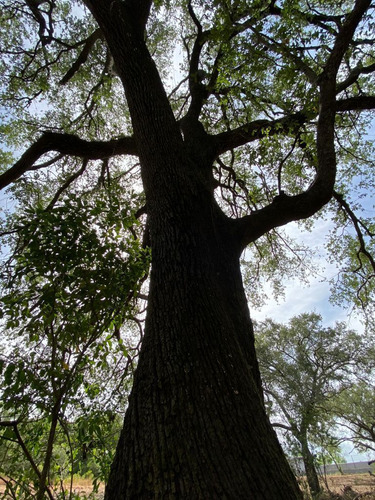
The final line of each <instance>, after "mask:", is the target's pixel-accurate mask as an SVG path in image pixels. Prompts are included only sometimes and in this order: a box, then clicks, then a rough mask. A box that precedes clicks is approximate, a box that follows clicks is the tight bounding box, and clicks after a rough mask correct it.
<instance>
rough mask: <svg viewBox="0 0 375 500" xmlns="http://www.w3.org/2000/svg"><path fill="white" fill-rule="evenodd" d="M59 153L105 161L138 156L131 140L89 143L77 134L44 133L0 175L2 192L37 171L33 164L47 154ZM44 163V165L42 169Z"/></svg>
mask: <svg viewBox="0 0 375 500" xmlns="http://www.w3.org/2000/svg"><path fill="white" fill-rule="evenodd" d="M50 151H57V152H58V153H61V154H62V155H69V156H78V157H80V158H84V159H86V160H102V159H104V158H110V157H112V156H118V155H125V154H129V155H137V149H136V146H135V142H134V140H133V138H132V137H121V138H119V139H112V140H110V141H86V140H84V139H80V138H79V137H77V136H76V135H72V134H61V133H55V132H44V133H43V135H42V136H41V137H40V138H39V139H38V140H37V141H36V142H34V143H33V144H32V145H31V146H30V147H29V148H28V149H27V150H26V151H25V153H24V154H23V155H22V156H21V158H20V159H19V160H18V161H17V162H16V163H15V164H14V165H13V167H11V168H9V169H8V170H7V171H5V172H4V173H3V174H1V175H0V189H3V188H4V187H6V186H8V185H9V184H10V183H12V182H14V181H15V180H17V179H18V178H19V177H21V175H22V174H24V173H25V172H27V171H29V170H35V167H33V165H34V163H35V162H36V161H37V160H38V159H39V158H40V157H41V156H43V155H44V154H46V153H49V152H50ZM43 165H45V164H41V166H40V168H42V166H43Z"/></svg>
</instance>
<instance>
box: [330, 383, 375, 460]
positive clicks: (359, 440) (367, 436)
mask: <svg viewBox="0 0 375 500" xmlns="http://www.w3.org/2000/svg"><path fill="white" fill-rule="evenodd" d="M333 407H334V411H335V412H336V413H337V415H338V416H339V417H340V424H341V425H342V426H343V428H344V436H345V437H346V439H347V440H348V441H351V442H352V443H353V444H354V446H355V447H356V448H357V449H358V450H360V451H367V452H370V453H371V456H372V455H373V452H375V402H374V385H373V383H371V382H369V381H368V380H363V379H362V380H360V381H359V382H358V383H357V384H356V385H354V386H353V387H351V388H350V390H348V391H345V393H344V394H342V395H341V397H339V398H337V399H336V400H335V401H334V402H333Z"/></svg>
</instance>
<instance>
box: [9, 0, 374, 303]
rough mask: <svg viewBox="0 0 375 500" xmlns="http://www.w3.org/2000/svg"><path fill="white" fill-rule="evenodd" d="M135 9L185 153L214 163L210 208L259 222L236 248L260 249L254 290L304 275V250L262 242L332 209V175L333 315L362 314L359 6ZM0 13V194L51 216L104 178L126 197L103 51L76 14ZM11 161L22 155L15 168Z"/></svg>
mask: <svg viewBox="0 0 375 500" xmlns="http://www.w3.org/2000/svg"><path fill="white" fill-rule="evenodd" d="M146 4H147V7H145V11H147V12H148V10H149V9H150V7H151V6H152V9H151V12H150V15H149V16H148V22H147V27H146V30H145V41H146V44H147V46H148V49H149V51H150V53H151V54H152V56H153V58H154V60H155V62H156V64H157V67H158V70H159V73H160V76H161V78H162V81H163V84H164V86H165V88H166V89H167V93H168V98H169V102H170V105H171V107H172V110H173V112H174V115H175V117H176V120H178V123H179V125H180V128H181V130H182V132H183V131H184V129H186V130H185V133H184V132H183V133H184V135H185V136H186V138H188V137H190V136H191V137H192V139H191V141H190V142H191V147H194V148H195V146H194V140H195V141H196V140H197V137H198V136H199V137H201V138H202V140H200V141H199V143H200V147H199V149H200V152H199V154H198V151H196V155H197V157H198V156H199V155H201V154H204V156H206V157H207V156H208V157H209V158H210V161H211V160H212V161H214V163H213V178H214V181H213V182H214V183H215V185H214V188H215V194H216V198H217V200H218V201H219V202H220V205H221V207H222V209H223V210H225V212H226V213H227V214H228V215H229V216H231V217H234V218H236V219H238V220H239V223H238V228H239V229H238V230H240V227H241V225H245V224H246V215H250V214H256V217H252V223H251V227H252V230H251V231H250V232H251V234H250V233H249V234H247V235H246V234H245V233H246V231H245V233H244V236H243V243H244V244H246V243H249V242H254V241H255V240H257V243H256V245H254V247H253V248H254V252H253V255H254V256H255V259H253V258H252V257H253V255H252V257H251V258H249V259H247V260H248V265H249V266H250V272H249V275H250V276H252V278H253V279H252V285H253V284H254V283H255V282H256V281H257V279H256V278H254V277H255V276H257V275H258V276H259V274H262V276H265V275H266V276H267V279H268V280H269V281H274V283H275V289H276V290H277V287H278V286H279V285H280V283H281V281H282V278H283V277H285V276H288V275H290V273H291V272H292V271H293V270H294V272H301V262H302V261H303V260H304V257H305V254H306V253H307V249H303V248H302V247H301V242H298V243H296V244H291V243H290V242H288V241H285V238H286V237H285V235H283V233H281V234H280V230H278V231H277V230H275V229H274V228H275V227H278V226H281V225H283V224H285V223H286V222H289V221H290V220H300V219H305V218H307V217H308V216H310V215H312V214H313V213H314V212H316V211H317V209H318V208H319V207H321V206H323V205H324V204H325V203H326V202H327V201H328V199H329V198H331V193H330V190H331V188H332V180H329V179H328V177H327V179H323V177H322V176H323V172H325V173H324V175H327V176H328V173H327V172H328V170H329V169H328V167H327V168H326V167H324V168H323V166H322V168H321V169H320V170H319V168H318V165H319V162H324V164H325V165H327V166H328V165H330V164H332V169H331V170H332V176H333V175H334V170H335V169H336V164H337V174H336V181H335V188H334V194H333V197H332V200H331V202H330V203H329V204H328V206H326V207H325V209H324V211H323V213H322V215H324V214H326V215H328V214H329V216H330V217H331V218H332V220H333V228H334V229H333V230H332V232H331V239H330V240H329V242H328V248H329V249H330V251H331V256H332V259H333V260H334V261H335V262H337V263H338V265H339V266H340V267H339V269H340V271H339V275H338V277H337V280H335V287H334V290H335V292H336V293H335V299H336V301H337V302H340V303H343V302H344V303H349V304H352V303H353V301H354V302H355V303H356V304H357V305H359V306H364V305H367V306H368V305H369V304H371V303H372V298H373V297H372V290H373V288H372V283H373V277H372V275H373V274H374V268H375V265H374V261H373V257H372V253H373V248H372V245H373V232H374V231H373V222H372V221H371V212H369V210H371V206H370V204H371V199H372V196H373V188H374V186H373V175H372V166H373V150H372V143H373V141H371V138H370V137H367V136H366V128H368V127H369V125H370V124H371V115H369V114H368V113H367V112H366V111H367V110H372V109H373V108H374V106H375V104H374V97H373V72H374V61H373V57H374V56H373V39H372V33H373V19H372V7H371V5H370V2H368V5H367V4H366V6H365V5H363V6H362V5H361V4H358V5H357V4H355V9H354V10H353V14H352V15H351V17H350V16H349V17H348V19H347V21H346V24H345V19H346V17H345V16H346V15H347V14H348V13H349V12H350V10H351V9H352V7H353V5H354V4H353V5H352V2H339V3H337V2H325V3H324V6H323V5H321V2H317V4H316V5H315V4H314V5H313V4H311V3H306V5H305V3H304V2H293V1H287V2H282V3H281V4H280V5H278V4H277V2H269V3H267V2H253V3H251V4H249V5H246V4H243V3H241V2H231V3H228V2H212V5H211V3H210V5H208V4H207V2H205V3H204V4H202V3H200V2H198V1H197V2H172V1H170V2H155V4H153V3H152V2H145V5H146ZM86 5H87V6H88V7H89V9H90V3H89V2H86ZM104 5H105V3H103V6H104ZM1 8H2V40H3V47H4V48H3V50H2V62H1V69H2V75H3V79H2V87H1V89H2V90H1V92H2V94H1V95H2V98H1V102H2V104H1V106H2V110H3V111H2V125H1V137H2V145H3V153H2V160H3V161H2V163H3V167H2V168H3V170H4V173H3V174H2V177H1V179H0V185H1V186H2V187H5V186H7V185H9V184H10V183H12V182H14V181H16V180H17V179H20V180H19V181H18V182H17V184H16V185H14V186H13V187H11V190H13V191H16V192H18V193H19V192H20V191H25V190H26V188H28V190H29V191H30V190H31V191H34V196H38V197H39V198H40V196H41V195H40V193H38V194H37V193H36V191H40V190H42V191H43V197H42V200H40V201H41V203H42V204H44V206H45V207H47V206H48V205H49V204H51V202H53V203H52V205H54V204H55V203H59V200H60V203H61V202H62V200H63V198H64V193H68V192H69V191H73V192H75V193H77V194H78V193H81V192H82V189H85V188H84V187H83V186H85V185H86V183H87V182H90V183H91V184H92V183H98V185H100V184H101V183H102V181H103V180H104V179H105V178H106V176H108V179H111V180H112V181H113V179H115V178H118V177H121V178H122V181H124V180H125V179H126V178H128V180H129V179H130V181H129V182H130V183H131V185H132V186H134V176H139V165H138V166H137V160H136V157H137V155H138V149H139V147H137V146H136V144H135V138H134V136H133V134H132V125H131V120H130V115H129V111H128V109H127V101H126V99H125V98H124V95H123V92H122V85H121V82H120V79H119V77H118V72H117V71H116V67H115V63H114V60H113V56H112V54H111V51H110V48H109V47H108V44H107V43H106V36H105V34H104V33H103V30H102V28H98V26H97V25H96V23H95V20H94V19H93V17H92V15H91V12H90V11H89V10H88V9H87V8H86V6H85V4H84V2H63V1H61V2H47V1H46V2H41V3H38V4H35V3H34V2H25V3H23V2H6V1H2V5H1ZM365 9H366V10H367V13H366V14H365V15H363V12H365ZM91 10H92V11H93V12H94V15H95V12H96V11H95V9H91ZM361 18H362V19H361ZM344 25H345V26H344ZM357 25H358V26H357ZM354 30H355V33H354ZM339 34H340V36H338V35H339ZM331 73H332V75H331ZM328 75H330V78H331V77H332V79H334V80H335V82H334V83H330V84H329V85H331V86H332V89H331V90H330V92H331V94H332V96H330V97H329V98H330V99H331V100H332V102H331V103H330V104H329V106H328V107H329V108H330V109H329V112H330V113H331V114H332V113H333V114H334V115H335V117H336V118H335V127H334V128H333V127H331V126H330V128H331V132H330V134H331V135H332V134H334V137H333V135H332V141H331V140H330V139H328V137H329V136H328V135H326V131H325V130H323V128H322V130H321V134H320V137H321V147H320V146H319V147H318V149H316V148H315V141H316V134H317V130H318V129H319V127H320V126H321V127H323V126H325V124H324V123H323V120H322V114H319V106H322V103H323V97H322V93H325V92H326V90H325V87H324V86H325V82H324V80H325V77H326V76H328ZM327 85H328V83H327ZM333 87H334V88H333ZM327 96H328V90H327ZM327 99H328V97H327ZM333 101H334V102H333ZM327 113H328V111H327ZM119 116H121V119H119V118H118V117H119ZM319 116H320V120H319V121H318V117H319ZM327 116H328V115H327ZM198 119H199V122H197V120H198ZM327 120H328V118H327ZM330 120H331V121H332V119H331V118H330ZM199 123H200V125H199ZM327 123H328V122H327ZM333 130H334V132H333ZM327 133H328V132H327ZM193 137H194V138H195V139H193ZM186 142H188V141H186ZM330 142H332V144H331V145H330V146H329V147H330V150H331V151H330V153H329V155H328V153H327V151H326V149H327V148H328V144H329V143H330ZM333 143H334V144H335V148H336V153H335V154H336V157H337V161H336V160H334V156H333V155H334V150H333ZM25 144H26V145H27V144H30V147H29V148H28V149H26V150H25ZM203 144H204V147H203ZM189 147H190V146H189ZM319 150H320V152H319ZM11 151H16V152H18V151H21V152H23V154H22V155H21V157H20V158H19V159H18V160H17V161H15V158H14V156H15V155H14V154H11ZM326 153H327V154H326ZM16 155H17V153H16ZM129 155H130V156H129ZM319 155H321V160H319ZM126 158H129V159H130V162H129V160H128V161H125V160H126ZM132 158H133V160H132ZM40 160H42V161H40ZM332 160H333V163H332ZM10 165H13V166H12V167H11V168H10V169H9V168H8V167H9V166H10ZM320 171H321V174H320V173H319V172H320ZM127 172H129V173H128V174H127ZM330 175H331V174H330ZM124 178H125V179H124ZM320 178H321V179H320ZM320 182H321V183H322V186H320ZM102 184H103V183H102ZM123 185H124V184H123ZM328 186H329V187H328ZM124 187H125V188H126V189H128V188H127V186H125V185H124ZM139 189H141V187H140V186H139ZM325 189H326V190H327V194H324V193H325ZM304 191H305V192H306V193H305V194H304V195H303V196H301V195H302V193H303V192H304ZM18 195H19V196H20V193H19V194H18ZM24 196H26V197H27V196H31V193H29V192H28V194H27V195H26V194H25V195H24ZM28 202H29V203H30V198H29V200H28ZM267 207H268V208H267ZM275 215H277V217H276V218H275ZM243 216H245V219H244V218H243ZM271 219H272V221H273V222H272V223H270V220H271ZM257 221H259V222H257ZM309 224H311V219H310V222H309ZM254 225H259V228H258V229H256V228H255V227H254ZM241 231H242V229H241ZM341 234H342V236H343V237H340V235H341ZM262 235H264V236H262ZM280 236H281V237H280ZM338 239H340V245H337V241H338ZM301 254H302V255H301ZM302 267H303V266H302ZM352 271H353V272H352ZM258 283H259V280H258Z"/></svg>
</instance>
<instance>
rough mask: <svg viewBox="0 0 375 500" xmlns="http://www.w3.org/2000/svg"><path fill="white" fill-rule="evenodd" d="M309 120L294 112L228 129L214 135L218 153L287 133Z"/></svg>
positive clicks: (218, 154)
mask: <svg viewBox="0 0 375 500" xmlns="http://www.w3.org/2000/svg"><path fill="white" fill-rule="evenodd" d="M306 121H307V116H306V115H305V114H304V113H293V114H291V115H288V116H285V117H283V118H280V119H278V120H255V121H253V122H251V123H247V124H246V125H242V126H241V127H238V128H236V129H233V130H228V131H226V132H222V133H221V134H217V135H214V136H212V141H213V143H214V149H215V151H216V155H217V156H220V155H221V154H223V153H225V152H226V151H229V150H230V149H234V148H237V147H239V146H243V145H245V144H248V143H249V142H253V141H257V140H259V139H262V138H263V137H269V136H272V135H276V134H279V133H285V132H288V131H290V130H293V129H294V130H295V129H296V128H299V127H300V126H301V125H302V124H303V123H305V122H306Z"/></svg>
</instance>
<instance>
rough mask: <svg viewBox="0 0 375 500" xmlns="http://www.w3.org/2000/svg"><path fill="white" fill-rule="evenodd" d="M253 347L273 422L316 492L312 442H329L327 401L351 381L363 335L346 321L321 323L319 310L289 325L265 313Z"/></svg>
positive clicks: (358, 366)
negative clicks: (294, 445)
mask: <svg viewBox="0 0 375 500" xmlns="http://www.w3.org/2000/svg"><path fill="white" fill-rule="evenodd" d="M256 349H257V354H258V359H259V366H260V371H261V376H262V380H263V388H264V392H265V396H266V406H267V408H268V411H269V414H270V416H271V422H272V425H273V426H274V427H275V428H279V429H284V430H286V431H287V432H288V434H289V438H291V437H292V436H293V438H294V439H295V440H296V441H297V442H298V444H299V451H300V454H301V456H302V458H303V463H304V468H305V472H306V476H307V481H308V485H309V488H310V491H311V494H312V495H313V496H315V495H317V494H318V493H319V492H320V490H321V486H320V484H319V477H318V474H317V470H316V463H317V462H316V460H315V457H314V455H313V453H312V451H311V445H312V444H321V443H322V441H323V442H324V441H325V443H326V444H329V441H327V437H328V439H329V440H330V441H331V443H332V440H331V439H330V438H331V436H332V431H333V427H335V413H334V412H333V411H332V408H331V401H332V399H333V398H336V397H337V396H338V395H340V394H346V391H347V390H348V388H349V387H351V386H352V384H353V383H354V376H355V374H356V372H357V371H358V370H360V369H361V362H362V359H363V352H364V347H363V340H362V338H361V336H360V335H359V334H357V333H355V332H354V331H352V330H348V329H347V328H346V326H345V324H344V323H336V324H335V326H334V327H333V328H327V327H323V325H322V318H321V316H320V315H318V314H315V313H309V314H307V313H306V314H301V315H299V316H296V317H294V318H292V319H291V320H290V322H289V324H288V325H281V324H278V323H275V322H273V321H272V320H269V319H268V320H265V321H264V322H262V323H260V324H259V325H257V334H256ZM344 391H345V393H344ZM343 397H345V396H343ZM331 443H330V444H331Z"/></svg>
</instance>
